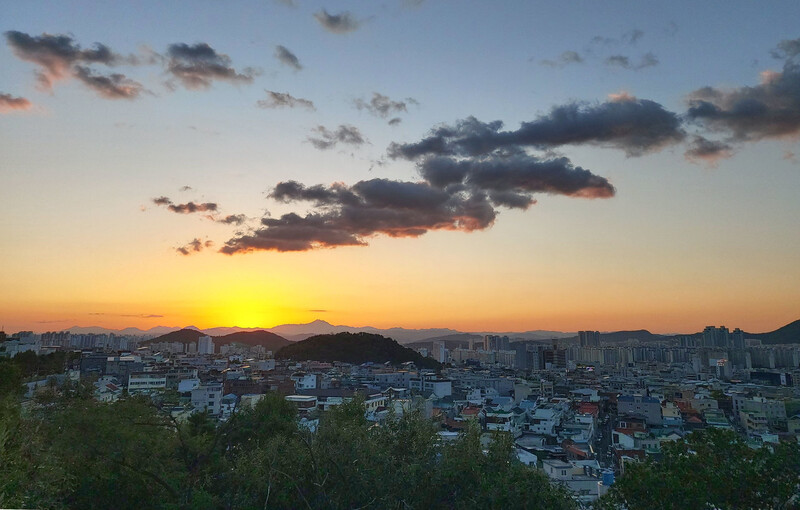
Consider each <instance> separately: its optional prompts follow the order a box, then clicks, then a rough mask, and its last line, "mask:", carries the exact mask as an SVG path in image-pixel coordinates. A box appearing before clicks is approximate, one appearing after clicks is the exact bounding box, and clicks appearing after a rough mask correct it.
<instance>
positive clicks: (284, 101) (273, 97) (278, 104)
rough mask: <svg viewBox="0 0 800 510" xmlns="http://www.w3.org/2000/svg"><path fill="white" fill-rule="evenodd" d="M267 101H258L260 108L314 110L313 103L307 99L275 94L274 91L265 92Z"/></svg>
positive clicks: (279, 93)
mask: <svg viewBox="0 0 800 510" xmlns="http://www.w3.org/2000/svg"><path fill="white" fill-rule="evenodd" d="M264 92H266V93H267V99H262V100H260V101H258V103H257V104H258V106H259V107H260V108H308V109H309V110H316V108H315V107H314V102H313V101H311V100H309V99H303V98H301V97H294V96H293V95H291V94H289V93H288V92H275V91H274V90H265V91H264Z"/></svg>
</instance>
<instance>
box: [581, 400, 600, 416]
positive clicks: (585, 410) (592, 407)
mask: <svg viewBox="0 0 800 510" xmlns="http://www.w3.org/2000/svg"><path fill="white" fill-rule="evenodd" d="M578 412H579V413H581V414H591V415H592V416H594V417H595V418H596V417H597V415H598V414H599V413H600V406H598V405H597V404H596V403H594V402H581V403H580V404H579V405H578Z"/></svg>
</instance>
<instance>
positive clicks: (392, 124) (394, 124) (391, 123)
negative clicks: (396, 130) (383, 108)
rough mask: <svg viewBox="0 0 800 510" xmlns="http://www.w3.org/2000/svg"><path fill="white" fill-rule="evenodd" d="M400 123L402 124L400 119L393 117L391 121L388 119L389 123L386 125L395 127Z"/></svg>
mask: <svg viewBox="0 0 800 510" xmlns="http://www.w3.org/2000/svg"><path fill="white" fill-rule="evenodd" d="M401 122H403V119H401V118H400V117H394V118H392V119H389V122H387V124H389V125H390V126H396V125H398V124H400V123H401Z"/></svg>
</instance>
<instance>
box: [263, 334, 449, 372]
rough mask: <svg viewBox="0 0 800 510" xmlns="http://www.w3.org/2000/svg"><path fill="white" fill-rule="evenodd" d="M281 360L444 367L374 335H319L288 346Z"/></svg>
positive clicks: (388, 339)
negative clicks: (407, 363) (410, 364)
mask: <svg viewBox="0 0 800 510" xmlns="http://www.w3.org/2000/svg"><path fill="white" fill-rule="evenodd" d="M276 357H277V358H278V359H293V360H298V361H305V360H314V361H324V362H328V363H332V362H334V361H341V362H344V363H354V364H361V363H366V362H368V361H371V362H374V363H386V362H387V361H388V362H390V363H391V364H392V365H399V364H401V363H405V362H406V361H413V362H414V364H416V365H417V367H421V368H439V367H440V366H441V365H440V364H439V363H438V362H437V361H435V360H434V359H431V358H425V357H423V356H422V355H420V354H419V353H418V352H416V351H413V350H411V349H408V348H406V347H403V346H402V345H400V344H398V343H397V342H395V341H394V340H392V339H391V338H386V337H383V336H381V335H374V334H371V333H336V334H333V335H317V336H312V337H311V338H307V339H306V340H303V341H301V342H297V343H294V344H291V345H287V346H286V347H284V348H282V349H281V350H280V351H278V353H277V355H276Z"/></svg>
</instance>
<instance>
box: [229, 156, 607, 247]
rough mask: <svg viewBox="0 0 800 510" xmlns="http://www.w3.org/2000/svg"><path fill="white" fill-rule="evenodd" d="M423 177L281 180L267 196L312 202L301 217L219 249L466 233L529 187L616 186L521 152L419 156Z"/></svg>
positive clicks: (572, 192)
mask: <svg viewBox="0 0 800 510" xmlns="http://www.w3.org/2000/svg"><path fill="white" fill-rule="evenodd" d="M418 168H419V171H420V174H421V176H422V177H423V179H424V180H423V181H422V182H406V181H394V180H388V179H371V180H366V181H360V182H358V183H356V184H354V185H352V186H346V185H344V184H341V183H337V184H333V185H330V186H323V185H315V186H305V185H303V184H301V183H298V182H295V181H286V182H281V183H279V184H278V185H277V186H275V188H274V189H273V190H272V192H271V193H270V198H272V199H274V200H277V201H279V202H283V203H295V202H310V203H311V204H312V211H311V212H309V213H308V214H306V215H305V216H301V215H298V214H295V213H289V214H284V215H283V216H281V217H280V218H271V217H265V218H262V220H261V226H260V227H259V228H257V229H255V230H254V231H252V232H248V233H244V234H240V235H236V236H234V237H233V238H231V239H230V240H228V241H227V242H226V243H225V246H223V247H222V249H220V251H221V252H222V253H226V254H229V255H230V254H234V253H246V252H249V251H255V250H272V251H281V252H283V251H306V250H312V249H317V248H333V247H337V246H361V245H366V244H367V240H368V238H371V237H374V236H378V235H385V236H389V237H419V236H421V235H423V234H425V233H426V232H428V231H431V230H458V231H463V232H472V231H475V230H484V229H486V228H489V227H490V226H491V225H492V224H493V223H494V221H495V219H496V217H497V211H496V209H495V208H496V207H504V208H517V209H523V210H524V209H527V208H529V207H530V206H531V205H533V204H534V203H536V200H535V199H534V198H533V195H534V194H535V193H550V194H561V195H567V196H573V197H583V198H607V197H611V196H613V195H614V187H613V186H612V185H611V184H610V183H609V182H608V181H607V180H606V179H605V178H603V177H600V176H597V175H594V174H592V173H591V172H589V171H588V170H585V169H583V168H580V167H575V166H573V165H572V164H571V163H570V162H569V160H567V159H566V158H559V159H553V160H540V159H538V158H535V157H533V156H530V155H527V154H524V153H515V154H509V155H499V154H492V155H486V156H481V157H476V158H471V159H462V160H457V159H455V158H452V157H447V156H433V157H428V158H425V159H424V160H423V161H421V162H420V163H419V164H418Z"/></svg>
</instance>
